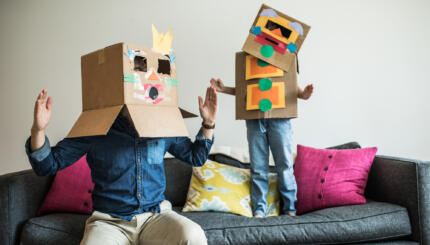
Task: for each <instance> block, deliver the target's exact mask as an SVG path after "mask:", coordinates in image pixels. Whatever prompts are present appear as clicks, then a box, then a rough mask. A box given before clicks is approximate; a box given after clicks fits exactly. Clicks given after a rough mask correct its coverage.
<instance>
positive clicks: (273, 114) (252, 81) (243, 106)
mask: <svg viewBox="0 0 430 245" xmlns="http://www.w3.org/2000/svg"><path fill="white" fill-rule="evenodd" d="M293 61H294V62H293V63H292V65H291V67H289V70H290V72H284V71H283V70H281V69H279V68H277V67H275V66H272V65H270V64H268V63H266V62H264V61H262V60H260V59H258V58H256V57H254V56H251V55H248V54H247V53H245V52H238V53H236V89H235V93H236V94H235V95H236V120H241V119H259V118H294V117H297V73H296V69H297V63H296V59H295V56H293Z"/></svg>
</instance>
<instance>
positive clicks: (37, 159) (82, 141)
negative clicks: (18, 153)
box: [25, 136, 90, 176]
mask: <svg viewBox="0 0 430 245" xmlns="http://www.w3.org/2000/svg"><path fill="white" fill-rule="evenodd" d="M30 140H31V137H28V139H27V141H26V142H25V151H26V153H27V156H28V160H29V161H30V164H31V167H32V168H33V170H34V172H35V173H36V174H37V175H39V176H46V175H54V174H56V173H57V172H58V171H59V170H61V169H64V168H66V167H68V166H70V165H72V164H73V163H74V162H76V161H77V160H79V158H81V157H82V156H83V155H85V154H86V153H87V152H88V151H89V149H90V143H89V140H88V137H82V138H71V139H69V138H65V139H63V140H61V141H60V142H58V143H57V145H56V146H54V147H51V146H50V143H49V139H48V137H46V136H45V143H44V144H43V146H42V147H41V148H40V149H38V150H36V151H33V152H31V150H30Z"/></svg>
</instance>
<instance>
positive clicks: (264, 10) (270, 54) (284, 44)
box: [242, 4, 310, 72]
mask: <svg viewBox="0 0 430 245" xmlns="http://www.w3.org/2000/svg"><path fill="white" fill-rule="evenodd" d="M309 30H310V26H308V25H306V24H305V23H303V22H301V21H299V20H296V19H294V18H292V17H290V16H288V15H285V14H283V13H281V12H279V11H277V10H275V9H273V8H271V7H269V6H267V5H264V4H263V5H262V6H261V8H260V10H259V11H258V14H257V17H256V18H255V20H254V23H253V24H252V27H251V29H250V31H249V34H248V37H247V39H246V41H245V44H244V45H243V47H242V50H243V51H245V52H247V53H249V54H251V55H253V56H255V57H257V58H259V59H261V60H264V61H266V62H267V63H269V64H271V65H274V66H276V67H279V68H281V69H282V70H284V71H287V72H289V71H290V67H292V63H293V61H294V59H295V58H296V57H295V55H296V54H297V53H298V52H299V50H300V47H301V46H302V44H303V41H304V40H305V38H306V36H307V35H308V32H309Z"/></svg>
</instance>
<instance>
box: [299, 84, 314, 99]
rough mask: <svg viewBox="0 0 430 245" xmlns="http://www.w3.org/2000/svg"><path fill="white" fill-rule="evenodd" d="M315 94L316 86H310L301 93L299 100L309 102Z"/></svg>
mask: <svg viewBox="0 0 430 245" xmlns="http://www.w3.org/2000/svg"><path fill="white" fill-rule="evenodd" d="M313 92H314V85H313V84H309V85H307V86H306V87H305V89H303V91H301V93H299V98H300V99H304V100H307V99H309V98H310V97H311V95H312V93H313Z"/></svg>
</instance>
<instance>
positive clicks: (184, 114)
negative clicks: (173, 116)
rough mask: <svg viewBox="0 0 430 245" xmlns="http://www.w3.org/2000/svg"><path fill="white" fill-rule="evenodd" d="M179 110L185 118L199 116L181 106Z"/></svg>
mask: <svg viewBox="0 0 430 245" xmlns="http://www.w3.org/2000/svg"><path fill="white" fill-rule="evenodd" d="M179 110H180V111H181V114H182V117H183V118H192V117H198V116H197V115H196V114H194V113H192V112H189V111H186V110H184V109H182V108H180V107H179Z"/></svg>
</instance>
